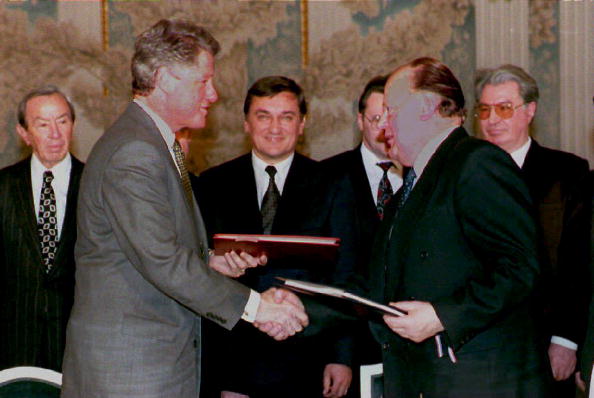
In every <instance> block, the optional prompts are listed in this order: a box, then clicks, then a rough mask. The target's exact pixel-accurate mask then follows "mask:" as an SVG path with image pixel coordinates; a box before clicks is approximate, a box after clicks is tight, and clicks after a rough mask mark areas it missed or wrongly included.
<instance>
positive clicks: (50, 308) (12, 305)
mask: <svg viewBox="0 0 594 398" xmlns="http://www.w3.org/2000/svg"><path fill="white" fill-rule="evenodd" d="M82 169H83V164H82V163H81V162H80V161H78V160H76V159H75V158H74V157H72V169H71V171H70V185H69V187H68V196H67V204H66V213H65V217H64V224H63V227H62V234H61V237H60V243H59V246H58V250H57V252H56V258H55V263H54V267H53V268H52V270H51V272H50V273H49V274H46V273H45V271H44V268H43V265H42V259H41V249H40V245H39V238H38V236H37V220H36V216H35V209H34V204H33V203H34V202H33V195H32V188H31V157H29V158H27V159H25V160H23V161H21V162H19V163H16V164H14V165H12V166H9V167H6V168H4V169H3V170H0V302H1V303H2V305H1V306H0V336H1V337H0V368H2V369H4V368H10V367H13V366H23V365H29V366H39V367H44V368H50V369H54V370H57V371H61V366H62V355H63V352H64V340H65V331H66V322H67V321H68V316H69V314H70V309H71V307H72V299H73V289H74V255H73V252H74V242H75V240H76V201H77V194H78V186H79V181H80V176H81V174H82Z"/></svg>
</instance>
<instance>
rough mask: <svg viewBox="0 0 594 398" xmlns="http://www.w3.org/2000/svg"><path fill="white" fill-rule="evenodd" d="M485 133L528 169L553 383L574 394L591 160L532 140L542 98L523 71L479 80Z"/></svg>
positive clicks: (509, 68) (496, 72)
mask: <svg viewBox="0 0 594 398" xmlns="http://www.w3.org/2000/svg"><path fill="white" fill-rule="evenodd" d="M475 89H476V98H478V99H479V102H478V104H477V106H476V108H475V110H476V112H475V113H476V117H477V119H478V122H479V123H478V124H479V126H480V135H481V137H482V138H484V139H485V140H487V141H489V142H491V143H493V144H495V145H497V146H499V147H501V148H502V149H504V150H505V151H506V152H508V153H509V154H510V155H511V157H512V158H513V160H514V161H515V162H516V164H517V165H518V166H519V167H520V168H521V169H522V174H523V176H524V179H525V181H526V183H527V185H528V187H529V189H530V193H531V195H532V199H533V201H534V204H535V206H536V209H537V212H538V215H539V220H540V227H541V235H542V238H543V239H542V243H543V249H544V250H543V261H544V265H545V272H544V276H545V283H544V285H543V289H542V292H541V296H542V297H540V299H541V303H540V304H541V305H542V309H539V316H540V317H541V321H542V326H541V329H542V331H543V333H544V335H545V338H546V341H545V343H546V346H547V347H548V356H549V361H550V365H551V370H552V373H553V377H554V379H555V380H556V381H557V382H556V383H554V385H555V387H554V391H555V392H554V394H555V395H554V396H555V397H568V398H569V397H571V398H573V397H574V396H575V384H574V382H573V377H571V376H572V374H573V373H574V371H575V369H576V350H577V349H578V343H580V342H581V341H583V338H584V333H585V324H586V321H587V308H588V298H589V292H590V289H591V286H589V279H588V266H589V239H590V238H589V236H590V196H589V194H588V190H589V189H588V186H589V185H588V170H589V167H588V162H587V161H586V160H584V159H582V158H579V157H578V156H575V155H573V154H570V153H567V152H562V151H558V150H554V149H550V148H545V147H542V146H540V145H539V144H538V143H537V142H536V141H535V140H534V139H533V138H531V137H530V123H531V122H532V119H533V118H534V115H535V113H536V108H537V102H538V97H539V92H538V86H537V84H536V81H535V80H534V79H533V78H532V77H531V76H530V75H529V74H528V73H526V72H525V71H524V70H523V69H522V68H520V67H518V66H515V65H502V66H499V67H497V68H492V69H483V70H480V71H479V72H478V73H477V77H476V81H475Z"/></svg>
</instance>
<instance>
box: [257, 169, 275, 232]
mask: <svg viewBox="0 0 594 398" xmlns="http://www.w3.org/2000/svg"><path fill="white" fill-rule="evenodd" d="M266 172H267V173H268V175H269V176H270V179H269V180H268V188H267V189H266V193H265V194H264V199H262V208H261V209H260V213H261V214H262V230H263V231H264V233H265V234H270V232H271V231H272V223H273V222H274V215H275V214H276V208H277V206H278V202H279V200H280V193H279V192H278V188H277V187H276V183H275V182H274V176H275V175H276V167H274V166H266Z"/></svg>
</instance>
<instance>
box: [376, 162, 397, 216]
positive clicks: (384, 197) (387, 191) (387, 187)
mask: <svg viewBox="0 0 594 398" xmlns="http://www.w3.org/2000/svg"><path fill="white" fill-rule="evenodd" d="M377 165H378V166H379V167H380V168H381V169H382V170H383V171H384V175H383V176H382V179H381V180H380V183H379V186H378V187H377V205H376V207H377V215H378V217H379V219H380V220H383V219H384V210H385V208H386V205H387V204H388V202H389V201H390V199H391V198H392V194H393V193H394V191H393V190H392V184H390V180H389V179H388V170H390V167H392V166H394V163H392V162H381V163H377Z"/></svg>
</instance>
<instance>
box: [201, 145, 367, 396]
mask: <svg viewBox="0 0 594 398" xmlns="http://www.w3.org/2000/svg"><path fill="white" fill-rule="evenodd" d="M324 181H325V179H324V176H322V174H321V173H320V169H319V165H318V164H317V162H315V161H313V160H311V159H308V158H306V157H304V156H302V155H299V154H295V157H294V159H293V162H292V164H291V166H290V169H289V173H288V175H287V179H286V182H285V185H284V189H283V193H282V197H281V200H280V203H279V206H278V209H277V212H276V215H275V219H274V224H273V227H272V234H288V235H318V236H337V237H339V238H341V239H342V242H341V249H340V254H339V259H338V261H337V264H336V266H335V268H333V267H332V265H330V264H324V263H319V264H315V262H310V263H307V264H306V263H304V262H303V261H302V260H301V259H299V258H294V259H284V260H282V261H280V260H278V261H273V260H271V261H270V262H269V263H268V264H266V265H265V266H263V267H258V268H255V269H250V270H248V272H247V273H246V275H245V276H244V277H242V278H240V281H242V282H243V283H245V284H247V285H248V286H250V287H252V288H254V289H256V290H258V291H264V290H266V289H268V288H269V287H271V286H273V285H275V284H276V280H275V277H276V276H284V277H289V278H297V279H304V280H314V281H321V282H338V281H340V280H344V279H346V278H348V276H349V275H350V274H351V273H352V269H353V266H354V261H355V251H356V248H355V244H354V243H355V239H354V236H353V235H352V233H353V232H352V230H353V225H352V224H351V221H350V220H352V218H353V215H352V214H350V213H348V212H349V210H348V209H349V208H348V207H347V206H346V203H347V198H348V197H349V195H350V191H349V190H348V187H343V188H340V187H341V185H340V184H339V183H338V182H333V183H332V184H330V183H324ZM198 198H199V202H200V206H201V209H202V211H203V214H204V219H205V223H206V226H207V230H208V232H209V234H210V235H211V236H212V234H215V233H262V217H261V215H260V210H259V207H258V200H257V193H256V182H255V177H254V172H253V167H252V161H251V154H246V155H244V156H241V157H239V158H237V159H234V160H231V161H229V162H227V163H224V164H222V165H220V166H217V167H214V168H212V169H210V170H207V171H205V172H204V173H202V174H201V175H200V178H199V182H198ZM341 337H342V336H341ZM207 338H208V336H207ZM333 338H334V339H336V338H337V337H336V335H334V336H333ZM345 339H346V337H345ZM346 340H348V339H346ZM322 341H326V343H325V344H321V343H322ZM346 344H347V341H345V340H340V343H338V342H336V343H335V345H338V346H339V347H340V349H338V350H333V351H332V352H328V353H326V352H327V351H328V348H329V347H327V346H326V345H329V346H332V344H331V343H328V342H327V340H324V339H323V338H319V337H316V338H315V339H309V340H308V339H304V340H303V341H302V340H301V339H290V340H289V341H285V342H275V341H273V340H272V339H270V338H269V337H267V336H264V335H262V333H259V332H257V331H256V332H255V333H254V330H251V329H248V328H245V327H240V328H237V330H233V331H231V333H229V334H228V335H227V336H225V338H224V339H223V340H222V341H220V342H218V345H219V347H220V349H219V350H218V352H217V353H216V354H214V355H217V356H218V357H219V358H221V359H222V360H223V362H224V366H225V368H224V374H225V375H226V376H227V377H226V379H225V380H224V383H223V384H222V388H223V389H225V390H230V391H236V392H242V393H247V394H250V396H254V397H260V396H263V395H264V394H271V396H283V397H288V396H315V395H321V392H322V384H321V382H322V370H323V366H324V365H325V364H327V363H345V364H350V348H349V347H348V346H347V345H346ZM221 372H223V371H221ZM275 394H276V395H275ZM278 394H280V395H278ZM291 394H293V395H291ZM303 394H306V395H303ZM311 394H315V395H311Z"/></svg>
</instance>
